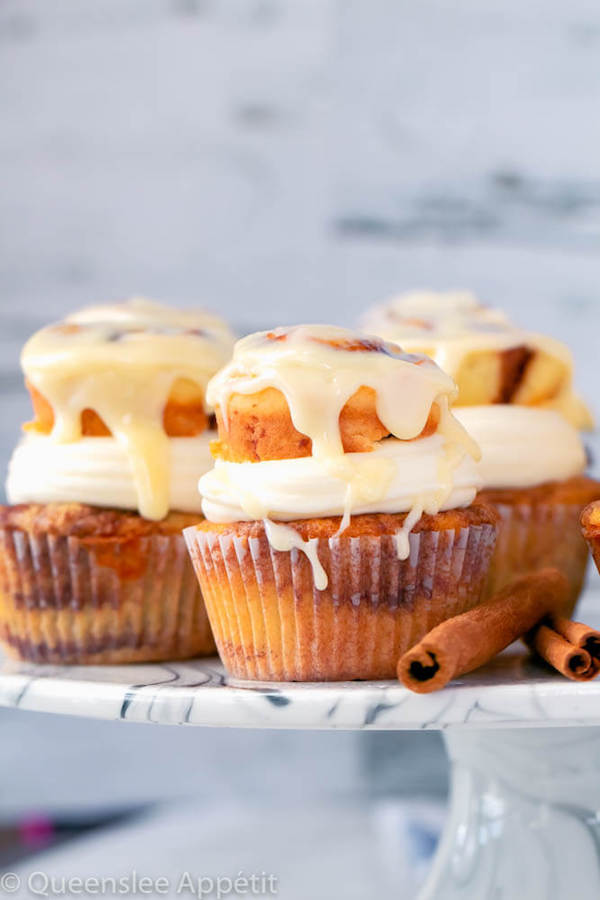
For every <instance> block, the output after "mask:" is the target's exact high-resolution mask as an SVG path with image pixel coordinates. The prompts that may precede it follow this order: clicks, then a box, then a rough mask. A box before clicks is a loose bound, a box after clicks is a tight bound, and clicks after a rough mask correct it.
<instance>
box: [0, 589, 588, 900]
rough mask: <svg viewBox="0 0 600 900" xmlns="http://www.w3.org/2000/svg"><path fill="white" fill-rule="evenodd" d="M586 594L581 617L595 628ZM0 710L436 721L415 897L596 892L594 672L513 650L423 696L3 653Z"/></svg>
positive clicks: (378, 725)
mask: <svg viewBox="0 0 600 900" xmlns="http://www.w3.org/2000/svg"><path fill="white" fill-rule="evenodd" d="M593 599H594V598H593V597H592V596H589V597H588V598H587V600H588V602H587V603H586V604H585V606H584V609H583V610H582V612H581V618H582V619H583V620H584V621H587V622H589V623H590V624H592V625H597V624H600V621H599V619H600V616H599V613H600V597H597V598H596V602H595V603H594V602H593ZM596 610H598V612H596ZM0 706H9V707H15V708H19V709H26V710H34V711H40V712H54V713H63V714H71V715H78V716H88V717H94V718H104V719H123V720H125V721H130V722H156V723H161V724H171V725H181V724H185V725H204V726H232V727H238V728H292V729H293V728H296V729H300V728H303V729H326V728H342V729H373V730H392V731H394V730H398V731H399V730H406V729H411V730H422V729H441V730H443V732H444V736H445V739H446V745H447V748H448V754H449V757H450V761H451V764H452V792H451V803H450V811H449V814H448V819H447V824H446V828H445V831H444V834H443V837H442V840H441V842H440V846H439V849H438V852H437V855H436V858H435V861H434V864H433V867H432V870H431V873H430V875H429V878H428V879H427V882H426V884H425V886H424V888H423V890H422V893H421V895H420V896H421V900H438V898H459V897H460V898H461V900H465V898H472V900H484V898H494V900H499V898H505V900H521V898H524V897H526V898H527V900H552V898H556V900H569V898H570V897H574V896H577V895H578V893H581V895H582V896H584V895H585V896H588V897H600V679H598V681H594V682H588V683H585V684H575V683H573V682H569V681H567V680H566V679H564V678H562V677H561V676H558V675H556V674H554V673H553V672H551V671H550V670H548V669H546V668H544V667H543V666H541V665H538V664H537V663H535V662H533V661H532V660H531V659H530V658H529V657H528V656H527V654H526V652H525V650H524V649H522V648H521V647H520V645H515V646H514V647H512V648H510V649H509V650H508V651H507V652H506V653H504V654H502V655H501V656H500V657H498V658H497V659H496V660H494V661H493V662H492V663H491V664H490V665H488V666H486V667H485V668H483V669H480V670H479V671H478V672H475V673H473V674H472V675H469V676H465V677H464V678H461V679H460V680H458V681H456V682H453V683H452V685H450V686H448V687H447V688H446V689H444V690H443V691H440V692H439V693H435V694H429V695H418V694H412V693H410V692H409V691H407V690H405V688H403V687H402V686H401V685H400V684H398V683H396V682H347V683H330V684H276V685H275V684H247V683H243V684H242V683H240V682H235V681H232V680H230V679H228V678H227V676H226V675H225V673H224V671H223V668H222V667H221V665H220V664H219V663H218V661H217V660H214V659H213V660H193V661H190V662H183V663H172V664H161V665H147V666H145V665H136V666H118V667H57V666H34V665H26V664H22V663H15V662H10V661H5V662H4V663H2V664H1V665H0ZM398 891H399V893H398V896H399V897H402V888H401V885H399V888H398Z"/></svg>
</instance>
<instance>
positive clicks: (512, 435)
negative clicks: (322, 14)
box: [454, 404, 586, 488]
mask: <svg viewBox="0 0 600 900" xmlns="http://www.w3.org/2000/svg"><path fill="white" fill-rule="evenodd" d="M454 415H455V416H456V418H457V419H458V420H459V421H460V422H462V424H463V425H464V427H465V428H466V429H467V431H468V432H469V434H470V435H471V436H472V437H473V438H474V439H475V440H476V441H477V443H478V444H479V446H480V448H481V453H482V458H481V463H480V473H481V477H482V479H483V486H484V487H488V488H526V487H535V486H536V485H539V484H544V483H545V482H548V481H563V480H565V479H567V478H572V477H573V476H574V475H579V474H581V472H583V470H584V469H585V464H586V457H585V449H584V446H583V443H582V441H581V438H580V437H579V433H578V431H577V430H576V429H575V428H574V427H573V426H572V425H570V424H569V423H568V422H567V421H566V420H565V419H564V418H563V417H562V416H561V415H560V413H558V412H554V411H553V410H545V409H532V408H531V407H527V406H515V405H513V404H495V405H490V406H463V407H460V408H455V409H454Z"/></svg>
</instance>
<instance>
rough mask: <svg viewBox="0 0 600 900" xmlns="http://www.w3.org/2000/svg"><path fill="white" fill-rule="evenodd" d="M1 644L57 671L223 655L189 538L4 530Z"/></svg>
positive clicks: (0, 547)
mask: <svg viewBox="0 0 600 900" xmlns="http://www.w3.org/2000/svg"><path fill="white" fill-rule="evenodd" d="M0 643H2V645H3V646H4V648H5V650H6V651H7V652H8V653H9V654H10V655H11V656H16V657H17V658H20V659H24V660H29V661H32V662H48V663H56V664H61V663H85V662H92V663H125V662H144V661H150V660H166V659H175V658H180V659H181V658H185V657H190V656H195V655H206V654H210V653H214V649H215V647H214V642H213V639H212V634H211V631H210V624H209V621H208V616H207V614H206V609H205V606H204V602H203V600H202V595H201V592H200V590H199V587H198V582H197V579H196V577H195V575H194V572H193V569H192V566H191V565H190V561H189V557H188V554H187V552H186V548H185V544H184V541H183V537H182V536H181V535H178V534H175V535H152V536H148V537H139V538H134V539H131V540H123V541H121V542H114V541H107V540H102V539H95V538H88V539H79V538H77V537H65V536H58V537H57V536H53V535H51V534H40V535H38V534H29V533H28V532H25V531H20V530H13V529H4V530H2V529H0Z"/></svg>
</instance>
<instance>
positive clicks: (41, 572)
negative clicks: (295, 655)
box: [0, 299, 233, 664]
mask: <svg viewBox="0 0 600 900" xmlns="http://www.w3.org/2000/svg"><path fill="white" fill-rule="evenodd" d="M232 346H233V339H232V336H231V334H230V332H229V329H228V328H227V326H226V325H224V323H223V322H221V321H220V320H219V319H217V318H215V317H213V316H210V315H208V314H207V313H204V312H202V311H192V310H189V311H183V310H181V311H180V310H174V309H169V308H167V307H163V306H160V305H159V304H156V303H151V302H149V301H146V300H141V299H136V300H132V301H129V302H127V303H123V304H116V305H113V306H98V307H90V308H89V309H85V310H82V311H81V312H79V313H75V314H74V315H72V316H69V317H68V318H67V319H65V320H64V321H62V322H59V323H58V324H55V325H50V326H48V327H46V328H43V329H42V330H41V331H39V332H37V333H36V334H35V335H33V337H32V338H30V340H29V341H28V343H27V344H26V345H25V348H24V350H23V353H22V357H21V362H22V367H23V370H24V373H25V380H26V385H27V387H28V389H29V392H30V395H31V398H32V403H33V409H34V419H33V421H32V422H30V423H28V424H27V425H25V426H24V436H23V438H22V440H21V441H20V443H19V444H18V446H17V447H16V449H15V451H14V453H13V456H12V459H11V461H10V466H9V473H8V480H7V486H6V490H7V496H8V500H9V503H10V505H9V506H2V507H0V643H1V644H2V646H3V647H4V649H5V650H6V651H7V653H8V654H9V655H11V656H15V657H17V658H20V659H25V660H31V661H34V662H49V663H59V664H60V663H125V662H145V661H150V660H164V659H176V658H185V657H190V656H195V655H199V654H203V655H206V654H210V653H212V652H214V642H213V639H212V635H211V631H210V626H209V622H208V618H207V615H206V610H205V607H204V603H203V600H202V595H201V593H200V591H199V589H198V583H197V580H196V578H195V576H194V573H193V571H192V568H191V565H190V563H189V558H188V555H187V552H186V549H185V545H184V542H183V537H182V535H181V532H182V529H183V528H185V527H186V526H189V525H191V524H192V523H193V522H197V521H198V518H199V517H200V516H201V507H200V502H199V498H198V494H197V490H196V485H197V481H198V478H199V477H200V475H202V474H203V472H205V471H206V470H207V469H209V468H210V467H211V465H212V457H211V455H210V450H209V444H210V441H211V440H212V439H213V438H214V437H215V436H216V433H215V432H214V430H213V429H212V427H211V426H214V416H212V414H211V410H210V407H209V406H208V405H207V404H206V401H205V389H206V385H207V382H208V381H209V379H210V378H211V376H212V375H213V374H214V373H215V372H216V371H217V370H218V369H219V368H220V367H221V366H222V365H223V364H224V363H225V362H227V360H228V359H229V357H230V355H231V348H232Z"/></svg>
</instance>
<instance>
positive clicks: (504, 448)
mask: <svg viewBox="0 0 600 900" xmlns="http://www.w3.org/2000/svg"><path fill="white" fill-rule="evenodd" d="M364 321H365V322H366V323H367V324H368V325H369V326H370V327H371V328H373V329H374V330H375V331H376V332H377V333H379V334H381V335H382V336H384V337H388V338H393V339H395V340H398V341H399V342H401V343H402V345H403V346H404V347H405V348H407V349H410V350H413V351H418V352H423V353H427V354H428V355H429V356H431V357H432V359H434V360H435V361H436V362H437V363H438V365H439V366H440V367H441V368H443V369H444V371H446V372H448V373H449V374H450V375H452V377H453V378H454V379H455V381H456V383H457V385H458V391H459V394H458V398H457V401H456V407H455V409H454V412H455V415H456V417H457V418H458V419H459V421H460V422H462V424H463V425H464V426H465V427H466V429H467V430H468V431H469V433H470V434H471V435H472V436H473V438H474V439H475V440H476V441H477V443H478V444H479V446H480V447H481V450H482V460H481V464H480V465H481V476H482V479H483V485H484V489H483V490H482V491H481V493H480V494H479V499H480V500H482V501H483V502H486V503H491V504H492V505H493V506H494V507H495V508H496V510H497V511H498V513H499V514H500V516H501V528H500V531H499V535H498V541H497V545H496V552H495V556H494V560H493V563H492V567H491V570H490V578H489V583H488V592H495V591H496V590H499V589H500V588H502V587H504V585H505V584H507V583H508V582H510V581H511V580H512V579H513V578H514V577H515V576H517V575H522V574H526V573H527V572H530V571H534V570H536V569H539V568H543V567H545V566H556V567H558V568H559V569H560V570H561V571H562V572H563V573H564V574H565V575H566V577H567V578H568V580H569V584H570V599H569V606H570V610H569V611H572V609H573V607H574V605H575V603H576V601H577V598H578V596H579V594H580V592H581V587H582V584H583V579H584V575H585V568H586V562H587V556H588V554H587V549H586V546H585V542H584V541H583V540H582V538H581V534H580V530H579V517H580V514H581V510H582V508H583V507H584V506H585V505H586V503H589V501H590V500H591V499H593V498H594V497H596V496H598V493H599V487H598V483H597V482H595V481H594V480H592V479H591V478H588V477H586V476H585V468H586V454H585V450H584V446H583V443H582V441H581V437H580V434H579V431H578V429H581V428H588V427H590V426H591V423H592V420H591V416H590V413H589V411H588V410H587V408H586V406H585V404H584V403H583V402H582V400H581V399H580V398H579V397H578V396H577V394H576V393H575V391H574V389H573V362H572V358H571V354H570V352H569V350H568V348H567V347H565V346H564V344H561V343H560V342H559V341H556V340H555V339H553V338H550V337H546V336H544V335H539V334H534V333H531V332H527V331H523V330H521V329H519V328H517V327H516V326H515V325H513V324H512V323H511V322H510V321H509V320H508V319H507V317H506V316H505V315H504V314H503V313H502V312H500V311H498V310H494V309H489V308H488V307H485V306H482V305H481V304H480V303H479V302H478V301H477V299H476V298H475V297H474V296H473V295H472V294H468V293H448V294H431V293H425V292H423V293H413V294H405V295H402V296H400V297H396V298H394V299H393V300H391V301H389V302H388V303H387V304H384V305H382V306H378V307H375V309H373V310H372V311H371V312H369V313H368V314H367V315H366V316H365V319H364Z"/></svg>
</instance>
